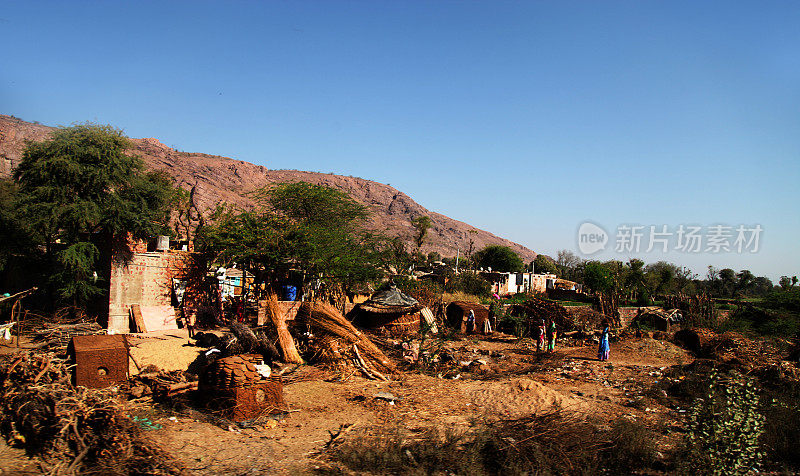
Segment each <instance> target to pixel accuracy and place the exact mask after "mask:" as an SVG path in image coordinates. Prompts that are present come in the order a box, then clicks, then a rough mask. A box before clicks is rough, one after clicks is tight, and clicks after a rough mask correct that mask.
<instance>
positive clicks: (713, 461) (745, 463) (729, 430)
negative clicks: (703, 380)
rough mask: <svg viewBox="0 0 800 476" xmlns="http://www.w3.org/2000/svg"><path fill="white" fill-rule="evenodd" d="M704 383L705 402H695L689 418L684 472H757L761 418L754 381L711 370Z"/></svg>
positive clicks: (699, 400) (762, 428) (742, 376)
mask: <svg viewBox="0 0 800 476" xmlns="http://www.w3.org/2000/svg"><path fill="white" fill-rule="evenodd" d="M707 383H708V390H707V393H706V396H705V398H703V399H698V401H697V403H695V405H694V406H693V407H692V411H691V413H690V416H689V422H688V435H687V444H688V448H687V450H688V451H687V458H686V460H685V465H686V468H685V469H686V470H687V471H688V472H697V473H701V474H713V475H722V474H725V475H728V474H748V473H751V472H753V471H755V470H757V469H758V466H759V464H760V461H761V459H762V457H763V454H762V452H761V448H760V447H759V438H760V437H761V435H762V433H763V431H764V416H763V415H761V413H760V412H759V409H758V401H759V393H758V388H757V386H756V382H755V379H753V378H752V377H748V376H745V375H742V374H740V373H738V372H730V373H729V374H720V373H718V372H717V371H716V370H714V371H712V372H711V373H710V374H709V378H708V380H707Z"/></svg>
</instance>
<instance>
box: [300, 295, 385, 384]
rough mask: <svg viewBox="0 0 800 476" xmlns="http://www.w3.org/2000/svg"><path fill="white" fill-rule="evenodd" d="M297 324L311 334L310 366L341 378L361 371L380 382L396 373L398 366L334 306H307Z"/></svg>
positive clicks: (302, 308)
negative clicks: (326, 370)
mask: <svg viewBox="0 0 800 476" xmlns="http://www.w3.org/2000/svg"><path fill="white" fill-rule="evenodd" d="M296 321H297V322H298V323H300V324H304V325H305V326H306V327H307V328H308V329H309V331H310V333H309V334H310V336H309V337H308V338H307V339H306V347H307V348H308V349H309V351H310V353H311V354H312V355H311V356H310V357H309V359H308V360H309V362H311V363H318V364H320V365H322V366H323V367H325V368H328V369H330V370H334V371H337V372H339V373H340V375H341V376H344V374H345V373H346V372H347V371H348V370H351V369H357V370H358V371H361V373H363V374H364V375H365V376H366V377H367V378H372V379H379V380H389V378H388V377H387V376H386V375H384V374H386V373H389V374H392V373H394V372H395V371H396V367H395V365H394V363H392V362H391V361H390V360H389V358H388V357H386V355H385V354H384V353H383V352H382V351H381V350H380V349H379V348H378V347H377V346H376V345H375V344H374V343H373V342H372V341H371V340H370V339H369V337H367V336H366V335H365V334H363V333H362V332H361V331H359V330H358V329H356V328H355V326H353V324H351V323H350V322H349V321H348V320H347V319H345V318H344V316H343V315H342V314H341V313H340V312H339V311H338V310H336V309H335V308H333V307H332V306H330V305H327V304H324V303H316V304H312V303H308V302H305V303H303V304H302V305H301V306H300V309H299V311H298V313H297V318H296ZM351 373H352V372H351Z"/></svg>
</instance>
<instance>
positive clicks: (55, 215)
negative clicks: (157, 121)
mask: <svg viewBox="0 0 800 476" xmlns="http://www.w3.org/2000/svg"><path fill="white" fill-rule="evenodd" d="M130 147H131V143H130V141H129V140H128V139H127V138H126V137H125V136H124V135H123V133H122V131H120V130H118V129H115V128H113V127H111V126H107V125H96V124H82V125H76V126H72V127H65V128H60V129H57V130H56V131H55V132H53V134H52V136H51V138H50V139H48V140H45V141H42V142H30V143H28V144H27V146H26V148H25V150H24V153H23V157H22V160H21V162H20V163H19V165H18V166H17V168H16V169H15V171H14V179H15V181H16V182H17V184H18V186H19V192H18V195H17V200H16V207H17V213H18V217H19V218H21V219H23V220H25V222H26V223H27V224H28V225H29V226H30V229H31V230H34V231H35V233H36V236H35V238H36V239H37V240H38V241H40V242H41V243H43V244H44V246H45V249H46V254H47V256H48V257H49V261H50V265H51V267H52V272H53V274H52V278H53V279H54V283H55V285H56V287H57V289H58V290H59V292H60V295H61V297H62V298H64V299H67V300H72V301H73V302H79V301H80V302H82V301H86V300H87V299H88V298H90V297H91V296H93V295H96V294H99V293H101V292H102V291H101V288H100V287H98V286H97V285H96V280H97V279H96V277H94V276H93V275H94V273H95V270H96V267H97V260H98V258H99V256H100V249H99V248H98V243H104V244H108V243H110V242H113V241H115V240H120V241H121V242H123V243H125V242H127V236H128V234H130V235H131V236H133V237H134V238H142V239H146V238H149V237H151V236H153V235H157V234H160V233H164V232H165V230H166V225H167V223H168V220H169V212H170V207H169V204H170V202H171V198H172V196H173V194H174V193H175V189H174V188H173V187H172V185H171V181H170V180H169V178H167V177H166V176H165V175H163V174H159V173H155V172H147V171H145V169H144V164H143V162H142V161H141V159H139V158H137V157H134V156H131V155H128V154H127V153H126V151H127V150H128V149H129V148H130Z"/></svg>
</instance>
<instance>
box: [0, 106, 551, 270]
mask: <svg viewBox="0 0 800 476" xmlns="http://www.w3.org/2000/svg"><path fill="white" fill-rule="evenodd" d="M52 130H53V128H52V127H47V126H43V125H40V124H34V123H30V122H26V121H23V120H21V119H18V118H16V117H13V116H5V115H0V177H2V178H7V177H9V176H10V175H11V171H12V170H13V168H14V166H15V165H16V164H17V163H18V162H19V160H20V159H21V155H22V149H23V147H24V145H25V141H26V140H34V141H38V140H43V139H46V138H47V137H48V136H49V134H50V132H51V131H52ZM133 143H134V144H135V151H134V153H135V154H137V155H139V156H140V157H141V158H142V159H143V160H144V161H145V163H146V164H147V166H148V167H150V168H151V169H155V170H164V171H166V172H167V173H169V175H171V176H172V177H174V179H175V181H176V183H177V184H178V185H179V186H181V187H184V188H187V189H188V188H191V187H192V186H196V190H195V193H196V197H197V202H198V205H199V206H200V207H201V208H205V209H208V208H211V207H214V206H216V205H217V203H219V202H227V203H229V204H236V205H238V206H241V207H251V206H253V202H252V200H250V199H249V198H248V197H247V196H246V193H247V192H250V191H252V190H255V189H257V188H261V187H264V186H266V185H269V184H271V183H276V182H286V181H306V182H310V183H315V184H320V185H326V186H329V187H334V188H337V189H340V190H343V191H345V192H347V193H348V194H349V195H350V196H352V197H353V198H354V199H356V200H358V201H359V202H362V203H364V204H365V205H367V206H368V207H370V209H371V210H372V211H373V213H372V218H371V219H370V222H369V228H370V229H372V230H375V231H379V232H384V233H386V234H387V235H389V236H400V237H401V238H403V239H404V240H407V241H408V242H409V243H410V242H411V240H412V236H413V233H414V228H413V226H412V225H411V220H412V219H413V218H415V217H418V216H420V215H427V216H429V217H430V218H431V221H432V222H433V227H432V228H431V230H430V231H429V232H428V238H427V239H426V244H425V246H423V252H426V253H427V252H430V251H437V252H439V253H440V254H442V255H443V256H455V254H456V249H457V248H460V249H461V252H462V254H463V253H464V252H465V250H467V249H468V248H469V242H470V240H472V241H473V242H474V249H475V250H479V249H481V248H483V247H484V246H486V245H488V244H500V245H504V246H509V247H511V248H512V249H513V250H514V251H516V252H517V253H518V254H519V255H520V257H522V258H523V260H525V261H526V262H529V261H531V260H533V258H535V257H536V253H534V252H533V251H531V250H529V249H528V248H525V247H524V246H522V245H520V244H517V243H513V242H511V241H509V240H506V239H503V238H500V237H498V236H495V235H493V234H492V233H489V232H488V231H484V230H480V229H478V228H475V227H474V226H471V225H468V224H466V223H464V222H461V221H458V220H453V219H452V218H449V217H446V216H444V215H442V214H439V213H436V212H432V211H430V210H427V209H426V208H424V207H422V206H421V205H419V204H418V203H416V202H415V201H414V200H412V199H411V198H410V197H409V196H408V195H406V194H404V193H403V192H400V191H398V190H397V189H395V188H393V187H390V186H389V185H385V184H382V183H378V182H373V181H371V180H364V179H361V178H356V177H344V176H341V175H333V174H323V173H317V172H302V171H298V170H272V169H268V168H266V167H264V166H260V165H254V164H251V163H248V162H243V161H241V160H234V159H230V158H227V157H220V156H215V155H208V154H201V153H187V152H179V151H176V150H175V149H172V148H170V147H167V146H166V145H164V144H162V143H161V142H159V141H158V140H157V139H133Z"/></svg>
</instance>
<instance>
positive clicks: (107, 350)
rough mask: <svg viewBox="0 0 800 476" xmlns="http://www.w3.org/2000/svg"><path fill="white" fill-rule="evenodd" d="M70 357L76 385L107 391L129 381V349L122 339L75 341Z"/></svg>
mask: <svg viewBox="0 0 800 476" xmlns="http://www.w3.org/2000/svg"><path fill="white" fill-rule="evenodd" d="M69 354H70V357H71V359H72V360H73V361H74V362H75V364H76V365H75V370H74V374H73V378H74V383H75V385H82V386H84V387H88V388H105V387H109V386H111V385H114V384H117V383H121V382H124V381H126V380H127V379H128V345H127V342H126V341H125V336H121V335H88V336H76V337H73V338H72V343H71V345H70V346H69Z"/></svg>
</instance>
